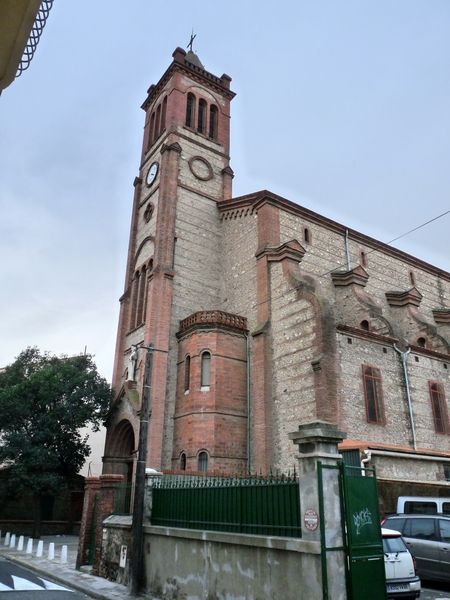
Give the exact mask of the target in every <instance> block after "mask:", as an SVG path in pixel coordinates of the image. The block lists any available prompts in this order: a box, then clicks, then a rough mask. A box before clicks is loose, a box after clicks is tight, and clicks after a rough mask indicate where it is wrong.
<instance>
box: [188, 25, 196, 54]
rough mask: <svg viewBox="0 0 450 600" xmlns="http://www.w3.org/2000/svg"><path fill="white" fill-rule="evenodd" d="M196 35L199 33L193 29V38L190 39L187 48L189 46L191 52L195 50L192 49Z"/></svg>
mask: <svg viewBox="0 0 450 600" xmlns="http://www.w3.org/2000/svg"><path fill="white" fill-rule="evenodd" d="M196 37H197V34H196V33H194V29H192V33H191V38H190V40H189V43H188V45H187V46H186V47H187V48H189V51H190V52H193V50H192V44H193V43H194V40H195V38H196Z"/></svg>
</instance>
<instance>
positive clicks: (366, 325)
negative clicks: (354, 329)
mask: <svg viewBox="0 0 450 600" xmlns="http://www.w3.org/2000/svg"><path fill="white" fill-rule="evenodd" d="M359 326H360V327H361V329H364V331H369V329H370V326H369V321H367V320H366V319H364V321H361V323H360V324H359Z"/></svg>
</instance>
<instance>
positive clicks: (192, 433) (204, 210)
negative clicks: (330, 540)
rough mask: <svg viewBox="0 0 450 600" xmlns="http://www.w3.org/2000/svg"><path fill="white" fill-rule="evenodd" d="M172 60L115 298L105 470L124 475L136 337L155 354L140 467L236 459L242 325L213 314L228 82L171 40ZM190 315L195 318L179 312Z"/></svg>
mask: <svg viewBox="0 0 450 600" xmlns="http://www.w3.org/2000/svg"><path fill="white" fill-rule="evenodd" d="M172 56H173V61H172V63H171V64H170V66H169V68H168V69H167V70H166V72H165V73H164V74H163V76H162V77H161V79H160V80H159V81H158V83H156V84H155V85H151V86H150V88H149V90H148V96H147V98H146V100H145V102H144V103H143V105H142V108H143V110H144V111H145V127H144V139H143V146H142V156H141V165H140V168H139V176H138V177H137V178H136V179H135V182H134V188H135V191H134V203H133V211H132V221H131V231H130V241H129V250H128V261H127V270H126V278H125V291H124V294H123V296H122V297H121V299H120V302H121V306H120V316H119V326H118V334H117V343H116V355H115V364H114V373H113V387H114V391H115V400H114V404H113V411H112V414H111V417H110V422H109V424H108V433H107V439H106V446H105V456H104V471H105V472H106V473H112V472H113V473H123V474H124V475H126V477H127V478H128V479H131V477H132V471H133V462H134V456H135V454H134V451H135V450H136V448H137V443H138V432H139V410H140V405H141V395H142V379H143V372H144V364H145V351H144V350H143V349H141V350H138V351H137V358H136V357H135V355H133V354H132V348H133V345H139V344H144V345H147V344H149V343H152V344H153V346H154V347H155V349H157V350H158V351H157V352H155V353H154V359H153V373H152V392H151V416H150V422H149V438H148V452H147V463H148V465H149V466H151V467H154V468H158V469H170V468H175V469H183V470H190V471H193V470H208V471H209V470H215V471H217V470H221V471H233V470H236V469H237V468H239V469H241V468H242V467H243V466H244V464H245V454H246V448H245V445H246V433H245V431H246V406H245V378H246V374H245V370H246V367H245V365H246V354H245V346H246V321H245V319H243V318H238V317H236V316H235V315H228V314H227V313H224V312H222V311H221V310H220V308H221V297H222V280H221V227H220V219H219V211H218V209H217V202H219V201H221V200H224V199H230V198H231V184H232V178H233V172H232V170H231V168H230V166H229V147H230V102H231V100H232V98H233V97H234V93H233V92H232V91H231V90H230V81H231V78H230V77H229V76H228V75H225V74H224V75H222V76H221V77H216V76H215V75H213V74H211V73H209V72H208V71H206V70H205V68H204V67H203V65H202V63H201V62H200V60H199V58H198V56H197V55H196V54H195V53H194V52H192V51H189V52H185V51H184V50H183V49H181V48H177V49H176V50H175V51H174V53H173V55H172ZM192 315H197V317H196V318H194V319H191V320H189V318H190V317H191V316H192ZM199 315H200V316H199ZM186 319H187V321H186ZM205 336H206V337H205ZM135 354H136V353H135ZM218 356H221V357H222V358H221V360H222V361H223V360H224V359H223V357H225V362H226V361H227V360H228V361H231V362H233V361H234V363H233V364H234V365H235V366H236V372H237V373H238V376H237V377H236V383H235V387H236V394H235V399H234V400H233V401H230V400H227V401H225V399H224V396H225V393H227V394H229V392H230V389H229V388H228V387H227V386H225V388H224V390H223V391H222V392H219V391H218V386H217V385H216V384H217V381H218V378H219V379H220V378H223V374H222V373H221V372H220V369H219V362H218V360H216V358H217V357H218ZM243 365H244V367H243ZM186 382H188V384H187V383H186ZM186 385H187V387H186ZM189 395H190V400H191V402H189V401H188V400H189V398H188V397H189ZM224 402H225V404H227V406H228V408H227V410H225V411H224V410H223V406H222V405H223V403H224ZM219 415H221V416H219ZM229 427H232V430H233V432H235V438H234V440H233V442H232V443H231V442H229V441H228V442H227V440H226V438H227V433H228V431H229ZM228 437H229V436H228ZM227 444H228V445H227ZM230 457H231V462H230Z"/></svg>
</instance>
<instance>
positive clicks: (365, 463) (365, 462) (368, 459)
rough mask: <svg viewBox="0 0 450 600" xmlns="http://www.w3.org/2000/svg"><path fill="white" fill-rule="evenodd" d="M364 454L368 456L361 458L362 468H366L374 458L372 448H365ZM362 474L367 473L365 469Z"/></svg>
mask: <svg viewBox="0 0 450 600" xmlns="http://www.w3.org/2000/svg"><path fill="white" fill-rule="evenodd" d="M363 454H364V456H365V457H366V458H362V459H361V468H362V469H365V468H367V465H368V463H370V459H371V458H372V452H371V451H370V450H364V452H363ZM362 474H363V475H365V472H364V471H363V472H362Z"/></svg>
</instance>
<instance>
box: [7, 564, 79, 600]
mask: <svg viewBox="0 0 450 600" xmlns="http://www.w3.org/2000/svg"><path fill="white" fill-rule="evenodd" d="M0 598H1V599H2V600H3V599H4V600H87V599H88V596H85V595H84V594H80V593H79V592H75V591H72V590H70V588H68V587H65V586H62V585H59V584H57V583H53V581H50V580H49V579H46V578H43V577H39V576H38V575H36V574H35V573H33V572H32V571H28V570H27V569H24V568H23V567H20V566H18V565H15V564H14V563H12V562H9V561H7V560H5V559H3V558H0Z"/></svg>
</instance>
